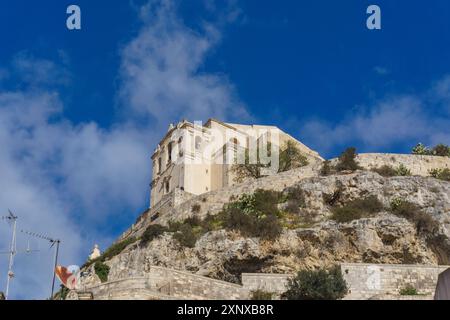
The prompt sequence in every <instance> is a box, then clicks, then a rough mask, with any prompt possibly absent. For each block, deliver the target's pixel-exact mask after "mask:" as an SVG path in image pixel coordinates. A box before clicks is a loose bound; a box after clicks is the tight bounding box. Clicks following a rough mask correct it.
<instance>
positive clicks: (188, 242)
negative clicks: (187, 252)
mask: <svg viewBox="0 0 450 320" xmlns="http://www.w3.org/2000/svg"><path fill="white" fill-rule="evenodd" d="M173 238H174V239H175V240H177V241H178V243H179V244H180V245H182V246H183V247H188V248H193V247H195V243H196V242H197V237H196V236H195V234H194V230H193V228H192V227H191V226H190V225H189V224H183V225H181V227H180V229H179V231H177V232H175V233H174V235H173Z"/></svg>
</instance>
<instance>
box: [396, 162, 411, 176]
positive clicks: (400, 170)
mask: <svg viewBox="0 0 450 320" xmlns="http://www.w3.org/2000/svg"><path fill="white" fill-rule="evenodd" d="M395 173H396V175H397V176H403V177H405V176H410V175H411V170H409V169H408V168H407V167H405V166H404V165H403V164H401V165H399V166H398V167H397V169H395Z"/></svg>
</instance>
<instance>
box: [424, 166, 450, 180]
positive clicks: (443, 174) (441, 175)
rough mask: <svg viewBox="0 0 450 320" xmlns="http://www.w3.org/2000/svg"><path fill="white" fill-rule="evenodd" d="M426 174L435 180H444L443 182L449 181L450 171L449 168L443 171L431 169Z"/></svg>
mask: <svg viewBox="0 0 450 320" xmlns="http://www.w3.org/2000/svg"><path fill="white" fill-rule="evenodd" d="M428 173H429V174H430V176H432V177H434V178H436V179H440V180H444V181H450V169H449V168H445V169H437V168H436V169H431V170H429V171H428Z"/></svg>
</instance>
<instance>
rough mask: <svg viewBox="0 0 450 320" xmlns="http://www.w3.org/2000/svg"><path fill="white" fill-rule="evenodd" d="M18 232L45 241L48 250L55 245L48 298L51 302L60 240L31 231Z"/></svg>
mask: <svg viewBox="0 0 450 320" xmlns="http://www.w3.org/2000/svg"><path fill="white" fill-rule="evenodd" d="M20 232H22V233H25V234H27V235H29V236H31V237H35V238H38V239H43V240H47V241H48V242H50V244H51V245H50V248H52V247H53V246H54V245H55V244H56V251H55V260H54V261H55V263H54V267H53V270H52V273H53V279H52V293H51V296H50V299H51V300H53V293H54V290H55V277H56V273H55V270H56V266H57V265H58V254H59V245H60V243H61V240H60V239H54V238H51V237H49V236H46V235H43V234H40V233H36V232H32V231H27V230H20Z"/></svg>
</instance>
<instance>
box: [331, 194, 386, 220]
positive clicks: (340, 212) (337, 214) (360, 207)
mask: <svg viewBox="0 0 450 320" xmlns="http://www.w3.org/2000/svg"><path fill="white" fill-rule="evenodd" d="M382 210H383V204H382V203H381V202H380V201H379V200H378V198H377V197H376V196H369V197H367V198H364V199H356V200H353V201H350V202H348V203H346V204H345V205H344V206H342V207H335V208H333V209H332V213H333V215H332V216H331V219H333V220H335V221H337V222H339V223H345V222H350V221H353V220H358V219H361V218H364V217H368V216H371V215H373V214H374V213H377V212H380V211H382Z"/></svg>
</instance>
